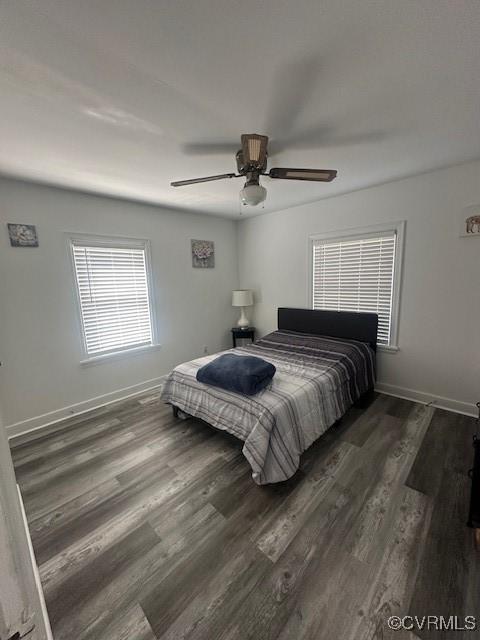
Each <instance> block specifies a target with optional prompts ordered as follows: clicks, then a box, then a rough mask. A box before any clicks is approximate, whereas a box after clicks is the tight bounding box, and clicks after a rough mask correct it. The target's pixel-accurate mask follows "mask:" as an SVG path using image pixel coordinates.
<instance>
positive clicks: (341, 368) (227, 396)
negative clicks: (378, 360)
mask: <svg viewBox="0 0 480 640" xmlns="http://www.w3.org/2000/svg"><path fill="white" fill-rule="evenodd" d="M223 353H235V354H238V355H253V356H257V357H259V358H263V359H264V360H267V361H268V362H271V363H272V364H274V365H275V367H276V369H277V372H276V374H275V376H274V378H273V381H272V383H271V384H270V385H269V386H268V387H267V388H266V389H264V390H263V391H261V392H260V393H258V394H257V395H255V396H245V395H241V394H239V393H233V392H230V391H224V390H223V389H220V388H217V387H213V386H210V385H206V384H202V383H201V382H197V380H196V373H197V370H198V369H199V368H200V367H202V366H203V365H205V364H206V363H207V362H210V361H211V360H213V359H214V358H216V357H218V356H219V355H220V354H218V353H216V354H214V355H211V356H206V357H204V358H199V359H198V360H192V361H190V362H185V363H183V364H181V365H179V366H178V367H175V369H174V370H173V371H172V372H171V373H170V375H169V376H168V378H167V380H166V383H165V385H164V387H163V390H162V399H163V400H164V401H165V402H169V403H171V404H173V405H175V406H177V407H178V408H179V409H181V410H182V411H184V412H185V413H188V414H190V415H192V416H195V417H197V418H201V419H202V420H205V421H206V422H208V423H209V424H211V425H213V426H214V427H216V428H218V429H222V430H225V431H228V432H229V433H231V434H233V435H234V436H236V437H237V438H239V439H240V440H242V441H243V442H244V446H243V454H244V455H245V457H246V458H247V460H248V462H249V463H250V465H251V467H252V471H253V473H252V477H253V479H254V481H255V482H256V483H257V484H267V483H271V482H281V481H282V480H287V479H288V478H290V477H291V476H292V475H293V474H294V473H295V471H296V470H297V469H298V466H299V461H300V455H301V454H302V452H303V451H305V450H306V449H307V448H308V447H309V446H310V445H311V444H312V442H314V441H315V440H316V439H317V438H318V437H319V436H321V435H322V433H324V432H325V431H326V430H327V429H328V428H329V427H330V426H331V425H332V424H333V423H334V422H336V420H338V419H339V418H340V417H341V416H342V415H343V414H344V413H345V412H346V411H347V409H348V408H349V407H350V406H351V405H352V404H353V403H354V402H355V401H356V400H358V398H359V397H360V396H361V395H362V394H363V393H364V392H365V391H367V390H368V389H370V388H372V387H373V385H374V380H375V354H374V352H373V350H372V349H371V347H370V346H369V345H367V344H364V343H363V342H356V341H353V340H348V341H347V340H339V339H336V338H329V337H323V336H311V335H307V334H301V333H293V332H291V331H274V332H273V333H270V334H269V335H267V336H265V337H264V338H262V339H261V340H258V341H257V342H256V343H255V344H252V345H251V346H248V347H241V348H237V349H231V350H229V351H225V352H223Z"/></svg>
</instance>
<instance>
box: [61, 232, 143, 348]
mask: <svg viewBox="0 0 480 640" xmlns="http://www.w3.org/2000/svg"><path fill="white" fill-rule="evenodd" d="M72 251H73V260H74V264H75V274H76V279H77V288H78V296H79V301H80V309H81V316H82V325H83V334H84V341H85V349H86V352H87V355H89V356H95V355H100V354H107V353H114V352H117V351H124V350H126V349H132V348H134V347H140V346H146V345H150V344H152V322H151V309H150V299H149V290H148V281H147V268H146V255H145V247H139V246H109V245H104V246H96V245H93V246H88V245H86V244H84V243H79V242H76V241H72Z"/></svg>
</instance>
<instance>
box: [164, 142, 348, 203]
mask: <svg viewBox="0 0 480 640" xmlns="http://www.w3.org/2000/svg"><path fill="white" fill-rule="evenodd" d="M241 141H242V148H241V149H240V150H239V151H237V154H236V159H237V169H238V173H222V174H220V175H217V176H207V177H206V178H192V179H191V180H177V181H176V182H172V183H171V185H172V187H183V186H185V185H189V184H197V183H199V182H211V181H212V180H223V179H224V178H241V177H243V176H245V178H246V182H245V185H244V187H243V189H242V190H241V191H240V200H241V202H242V203H243V204H244V205H250V206H253V207H254V206H256V205H257V204H260V203H261V202H263V201H264V200H265V198H266V197H267V190H266V189H265V187H262V185H261V184H260V176H268V177H269V178H273V179H280V180H308V181H310V182H331V181H332V180H333V179H334V178H336V176H337V172H336V171H335V170H334V169H287V168H283V167H274V168H273V169H270V171H269V172H268V173H267V156H268V153H267V145H268V136H261V135H258V134H257V133H246V134H243V135H242V136H241Z"/></svg>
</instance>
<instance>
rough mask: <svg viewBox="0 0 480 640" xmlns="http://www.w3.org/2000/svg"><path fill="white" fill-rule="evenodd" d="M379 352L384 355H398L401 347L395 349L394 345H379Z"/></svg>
mask: <svg viewBox="0 0 480 640" xmlns="http://www.w3.org/2000/svg"><path fill="white" fill-rule="evenodd" d="M377 351H380V352H382V353H397V352H398V351H400V349H399V347H395V346H393V345H386V344H379V345H377Z"/></svg>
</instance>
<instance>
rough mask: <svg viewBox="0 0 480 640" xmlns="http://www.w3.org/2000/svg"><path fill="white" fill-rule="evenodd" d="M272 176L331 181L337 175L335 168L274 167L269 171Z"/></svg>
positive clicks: (285, 178)
mask: <svg viewBox="0 0 480 640" xmlns="http://www.w3.org/2000/svg"><path fill="white" fill-rule="evenodd" d="M268 175H269V176H270V178H280V179H281V180H309V181H311V182H331V181H332V180H333V179H334V178H336V177H337V172H336V170H335V169H285V168H282V167H274V168H273V169H270V172H269V173H268Z"/></svg>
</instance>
